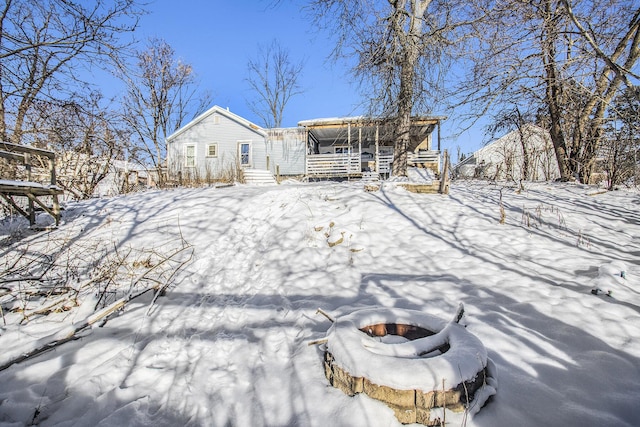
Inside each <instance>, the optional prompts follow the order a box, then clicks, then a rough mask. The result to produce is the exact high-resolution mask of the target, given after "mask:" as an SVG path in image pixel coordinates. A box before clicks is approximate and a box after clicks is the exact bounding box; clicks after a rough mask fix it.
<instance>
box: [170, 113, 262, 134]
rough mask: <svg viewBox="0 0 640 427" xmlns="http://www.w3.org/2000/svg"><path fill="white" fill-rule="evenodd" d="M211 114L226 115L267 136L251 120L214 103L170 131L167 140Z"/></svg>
mask: <svg viewBox="0 0 640 427" xmlns="http://www.w3.org/2000/svg"><path fill="white" fill-rule="evenodd" d="M213 114H220V115H222V116H225V117H227V118H228V119H230V120H233V121H235V122H236V123H238V124H240V125H241V126H244V127H246V128H248V129H250V130H252V131H254V132H256V133H258V134H260V135H262V136H265V137H266V136H267V133H266V131H265V130H264V129H263V128H261V127H260V126H258V125H256V124H255V123H253V122H250V121H249V120H247V119H245V118H244V117H240V116H239V115H237V114H234V113H232V112H231V111H229V109H228V108H222V107H220V106H218V105H214V106H213V107H211V108H210V109H208V110H207V111H205V112H204V113H202V114H200V115H199V116H198V117H196V118H195V119H193V120H191V121H190V122H189V123H187V124H186V125H184V126H182V127H181V128H180V129H178V130H177V131H175V132H174V133H172V134H171V135H169V136H168V137H167V142H171V141H172V140H173V139H175V138H176V137H177V136H178V135H180V134H182V133H184V132H186V131H187V130H189V129H191V128H192V127H193V126H195V125H197V124H198V123H200V122H201V121H203V120H205V119H206V118H207V117H209V116H211V115H213Z"/></svg>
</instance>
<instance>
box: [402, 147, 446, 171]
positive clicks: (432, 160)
mask: <svg viewBox="0 0 640 427" xmlns="http://www.w3.org/2000/svg"><path fill="white" fill-rule="evenodd" d="M407 160H408V163H409V165H424V164H432V165H436V169H437V170H436V172H437V173H440V152H439V151H435V150H429V151H426V150H425V151H419V152H417V153H409V155H408V156H407Z"/></svg>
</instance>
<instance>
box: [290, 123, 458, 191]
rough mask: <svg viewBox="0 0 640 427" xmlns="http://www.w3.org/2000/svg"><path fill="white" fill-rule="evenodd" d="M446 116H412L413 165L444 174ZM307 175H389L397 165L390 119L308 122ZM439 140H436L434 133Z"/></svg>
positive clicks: (320, 176)
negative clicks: (442, 137)
mask: <svg viewBox="0 0 640 427" xmlns="http://www.w3.org/2000/svg"><path fill="white" fill-rule="evenodd" d="M445 119H446V117H432V116H429V117H426V116H421V117H412V119H411V128H410V144H409V152H408V153H407V157H408V158H407V163H408V165H409V166H418V167H426V168H430V169H432V170H433V171H434V172H435V174H436V175H439V174H440V172H441V160H440V158H441V156H440V154H441V153H440V123H441V121H443V120H445ZM298 126H300V127H302V128H305V129H306V130H307V156H306V164H305V175H306V176H308V177H313V178H330V177H336V178H337V177H354V178H358V177H361V176H362V175H363V173H364V172H377V173H379V174H383V175H388V174H390V172H391V164H392V162H393V128H392V126H391V125H390V120H389V119H383V118H371V117H343V118H333V119H316V120H306V121H302V122H300V123H298ZM434 131H437V132H435V134H436V138H437V140H436V141H435V143H434V141H433V139H434V138H433V136H432V134H433V133H434ZM436 147H437V148H436Z"/></svg>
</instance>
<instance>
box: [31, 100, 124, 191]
mask: <svg viewBox="0 0 640 427" xmlns="http://www.w3.org/2000/svg"><path fill="white" fill-rule="evenodd" d="M102 104H103V99H102V96H101V95H100V94H99V93H97V92H94V93H91V94H90V95H89V96H88V97H84V96H82V95H81V94H78V95H77V96H76V97H74V98H73V99H72V100H69V101H66V102H58V103H50V102H49V103H38V104H37V105H36V106H35V110H37V111H38V115H37V116H36V115H34V116H33V117H38V118H39V121H38V122H36V123H33V127H34V128H35V127H38V128H39V129H41V133H42V134H43V138H44V139H45V140H46V141H47V143H48V145H49V147H50V148H51V149H52V150H54V151H55V152H57V153H58V157H57V160H58V165H57V182H58V185H60V186H61V187H62V188H64V190H65V191H67V192H69V193H70V194H72V195H73V197H74V198H76V199H85V198H88V197H91V196H92V195H93V193H94V191H95V189H96V188H97V186H98V184H99V183H100V182H101V181H102V180H103V179H104V178H105V177H106V176H107V175H108V174H109V172H112V171H113V168H112V166H113V163H114V161H115V160H117V159H120V160H122V159H123V157H124V150H125V148H126V145H127V141H128V139H129V135H127V134H126V133H125V131H124V126H123V124H122V122H121V120H120V118H119V115H118V114H116V113H115V112H114V111H113V110H110V109H109V108H108V107H106V106H104V105H102Z"/></svg>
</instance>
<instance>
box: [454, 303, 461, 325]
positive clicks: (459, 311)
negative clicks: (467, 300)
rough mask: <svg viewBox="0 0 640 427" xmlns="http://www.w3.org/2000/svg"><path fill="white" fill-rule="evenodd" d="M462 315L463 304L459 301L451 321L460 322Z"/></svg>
mask: <svg viewBox="0 0 640 427" xmlns="http://www.w3.org/2000/svg"><path fill="white" fill-rule="evenodd" d="M462 316H464V305H463V304H462V303H460V304H459V305H458V310H456V315H455V316H454V317H453V320H452V321H453V323H460V320H462Z"/></svg>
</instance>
